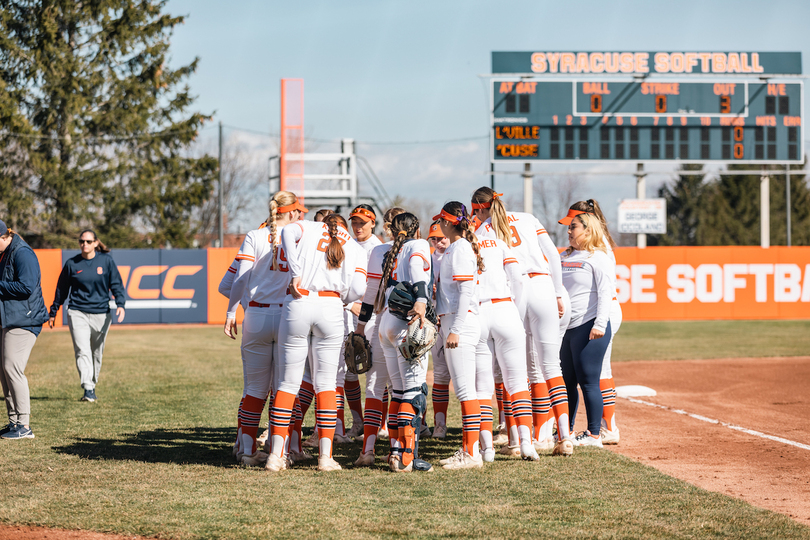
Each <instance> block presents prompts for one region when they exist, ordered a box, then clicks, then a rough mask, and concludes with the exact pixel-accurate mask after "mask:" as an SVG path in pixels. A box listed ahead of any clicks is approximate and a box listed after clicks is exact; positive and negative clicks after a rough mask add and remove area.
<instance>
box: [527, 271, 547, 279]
mask: <svg viewBox="0 0 810 540" xmlns="http://www.w3.org/2000/svg"><path fill="white" fill-rule="evenodd" d="M547 275H548V274H546V273H545V272H529V277H530V278H533V277H537V276H547Z"/></svg>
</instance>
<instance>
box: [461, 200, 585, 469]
mask: <svg viewBox="0 0 810 540" xmlns="http://www.w3.org/2000/svg"><path fill="white" fill-rule="evenodd" d="M500 196H501V194H500V193H495V192H494V191H493V190H491V189H490V188H488V187H481V188H479V189H477V190H476V191H475V193H473V196H472V208H473V212H474V213H475V215H476V217H477V218H478V219H479V220H481V226H480V227H479V228H478V231H477V233H478V235H479V236H480V237H481V238H499V239H500V240H502V241H504V242H506V243H507V244H509V245H510V247H511V249H512V253H513V254H514V256H515V258H516V259H517V260H518V261H519V262H520V264H521V266H522V267H523V271H524V272H525V275H524V287H525V289H526V290H525V294H524V296H525V298H526V309H525V310H523V311H522V314H523V321H524V325H525V328H526V334H527V356H528V358H527V360H528V374H529V381H530V383H531V393H532V412H533V416H534V429H535V441H536V444H535V448H536V449H538V450H547V449H549V448H550V447H552V446H553V449H554V450H553V453H554V455H565V456H570V455H572V454H573V452H574V445H573V441H572V440H571V437H570V433H569V430H568V422H569V417H568V397H567V395H566V388H565V382H564V381H563V377H562V370H561V369H560V356H559V352H560V340H559V335H560V329H559V318H560V317H561V316H562V315H563V301H562V297H563V294H564V293H563V286H562V277H561V271H560V263H559V261H560V255H559V253H558V252H557V248H556V247H555V246H554V242H552V241H551V238H550V237H549V235H548V233H547V232H546V229H545V228H544V227H543V226H542V225H541V224H540V222H539V221H538V220H537V218H535V217H534V216H533V215H531V214H525V213H518V212H507V211H506V208H504V206H503V203H502V202H501V200H500ZM549 405H550V408H551V409H553V411H554V416H555V418H556V420H557V425H558V437H559V440H558V441H557V443H556V444H554V443H553V442H552V440H551V428H552V423H553V420H552V419H551V418H550V417H549ZM559 426H562V427H559Z"/></svg>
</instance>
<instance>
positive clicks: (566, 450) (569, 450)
mask: <svg viewBox="0 0 810 540" xmlns="http://www.w3.org/2000/svg"><path fill="white" fill-rule="evenodd" d="M551 455H552V456H564V457H571V456H573V455H574V442H573V441H572V440H571V439H570V438H568V439H563V440H561V441H560V442H558V443H557V444H555V445H554V450H553V451H552V452H551Z"/></svg>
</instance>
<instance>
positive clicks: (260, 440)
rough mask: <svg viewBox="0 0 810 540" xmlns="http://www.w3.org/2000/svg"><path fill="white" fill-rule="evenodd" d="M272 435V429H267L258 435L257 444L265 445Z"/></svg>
mask: <svg viewBox="0 0 810 540" xmlns="http://www.w3.org/2000/svg"><path fill="white" fill-rule="evenodd" d="M269 437H270V430H269V429H265V430H264V431H263V432H262V434H261V435H259V436H258V437H256V444H257V445H258V446H264V443H265V442H267V439H268V438H269Z"/></svg>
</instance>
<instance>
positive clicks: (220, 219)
mask: <svg viewBox="0 0 810 540" xmlns="http://www.w3.org/2000/svg"><path fill="white" fill-rule="evenodd" d="M218 184H219V186H218V188H217V191H218V198H219V201H218V208H217V232H218V236H219V239H218V243H219V245H218V246H217V247H223V245H224V241H225V238H224V236H225V233H224V231H223V228H224V224H225V223H224V216H223V213H224V212H223V209H222V207H223V205H222V120H220V121H219V182H218Z"/></svg>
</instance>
